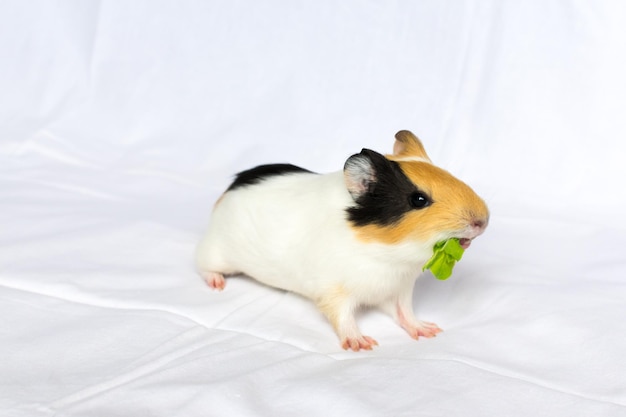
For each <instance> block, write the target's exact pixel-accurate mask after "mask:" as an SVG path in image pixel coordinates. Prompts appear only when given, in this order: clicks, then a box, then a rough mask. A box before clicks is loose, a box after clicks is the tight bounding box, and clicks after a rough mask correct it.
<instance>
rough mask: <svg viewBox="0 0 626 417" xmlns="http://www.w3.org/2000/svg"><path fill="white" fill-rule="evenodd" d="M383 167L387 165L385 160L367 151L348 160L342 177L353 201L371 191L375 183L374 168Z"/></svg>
mask: <svg viewBox="0 0 626 417" xmlns="http://www.w3.org/2000/svg"><path fill="white" fill-rule="evenodd" d="M385 165H389V161H388V160H387V158H385V157H384V156H382V155H381V154H379V153H378V152H374V151H372V150H369V149H363V150H362V151H361V153H357V154H355V155H352V156H351V157H350V158H348V160H347V161H346V164H345V165H344V167H343V177H344V180H345V182H346V187H347V188H348V191H349V192H350V195H351V196H352V198H353V199H354V201H356V200H358V198H359V197H360V196H362V195H363V194H365V193H367V192H369V191H371V190H372V187H373V185H374V184H375V183H376V175H377V169H376V167H377V166H378V167H379V168H380V167H381V166H385Z"/></svg>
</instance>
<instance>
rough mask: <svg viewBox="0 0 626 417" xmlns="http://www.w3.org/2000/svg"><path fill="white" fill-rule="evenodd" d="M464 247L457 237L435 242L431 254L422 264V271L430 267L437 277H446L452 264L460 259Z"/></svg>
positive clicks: (450, 270)
mask: <svg viewBox="0 0 626 417" xmlns="http://www.w3.org/2000/svg"><path fill="white" fill-rule="evenodd" d="M463 252H465V249H463V247H462V246H461V244H460V243H459V239H457V238H452V239H448V240H444V241H442V242H439V243H437V244H436V245H435V246H434V247H433V256H432V257H431V258H430V259H429V260H428V262H426V263H425V264H424V267H423V268H422V271H426V270H427V269H430V272H432V274H433V275H434V276H435V278H437V279H448V278H450V275H452V268H454V264H456V263H457V262H458V261H460V260H461V257H463Z"/></svg>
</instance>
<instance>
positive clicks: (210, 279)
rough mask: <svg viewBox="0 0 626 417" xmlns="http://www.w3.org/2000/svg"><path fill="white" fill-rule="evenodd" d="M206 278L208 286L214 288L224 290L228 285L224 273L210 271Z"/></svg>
mask: <svg viewBox="0 0 626 417" xmlns="http://www.w3.org/2000/svg"><path fill="white" fill-rule="evenodd" d="M204 280H205V281H206V283H207V284H208V286H209V287H211V288H213V289H214V290H218V291H222V290H223V289H224V287H225V286H226V280H225V279H224V275H222V274H220V273H219V272H209V273H208V274H207V275H206V276H205V277H204Z"/></svg>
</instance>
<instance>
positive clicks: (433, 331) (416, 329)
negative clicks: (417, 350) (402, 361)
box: [402, 321, 443, 340]
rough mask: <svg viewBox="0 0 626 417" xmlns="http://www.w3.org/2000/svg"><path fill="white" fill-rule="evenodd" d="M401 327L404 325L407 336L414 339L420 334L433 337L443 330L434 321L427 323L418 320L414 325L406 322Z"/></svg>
mask: <svg viewBox="0 0 626 417" xmlns="http://www.w3.org/2000/svg"><path fill="white" fill-rule="evenodd" d="M402 327H404V330H406V331H407V333H408V334H409V336H411V337H412V338H413V339H415V340H417V339H419V337H420V336H423V337H435V336H437V334H438V333H441V332H442V331H443V330H441V329H440V328H439V326H437V325H436V324H435V323H429V322H427V321H420V322H418V324H415V325H409V324H406V325H405V326H402Z"/></svg>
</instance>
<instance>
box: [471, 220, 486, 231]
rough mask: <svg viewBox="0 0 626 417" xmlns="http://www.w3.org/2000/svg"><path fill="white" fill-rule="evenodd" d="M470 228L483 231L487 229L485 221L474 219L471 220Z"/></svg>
mask: <svg viewBox="0 0 626 417" xmlns="http://www.w3.org/2000/svg"><path fill="white" fill-rule="evenodd" d="M472 227H473V228H474V229H480V230H485V228H486V227H487V221H486V220H483V219H474V220H472Z"/></svg>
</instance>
